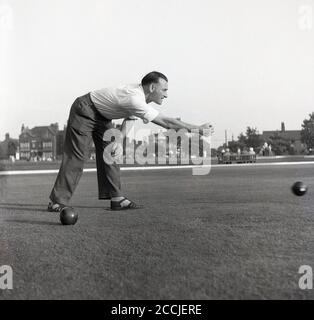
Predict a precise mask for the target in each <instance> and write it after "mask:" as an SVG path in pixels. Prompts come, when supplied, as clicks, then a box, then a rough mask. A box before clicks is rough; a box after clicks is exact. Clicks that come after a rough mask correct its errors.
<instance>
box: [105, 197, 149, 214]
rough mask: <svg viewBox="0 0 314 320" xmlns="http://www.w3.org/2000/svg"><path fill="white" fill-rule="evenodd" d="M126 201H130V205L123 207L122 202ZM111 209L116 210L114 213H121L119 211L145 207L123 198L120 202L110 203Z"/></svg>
mask: <svg viewBox="0 0 314 320" xmlns="http://www.w3.org/2000/svg"><path fill="white" fill-rule="evenodd" d="M125 200H128V201H130V203H129V204H128V205H127V206H122V205H121V204H122V202H123V201H125ZM110 207H111V210H114V211H119V210H132V209H133V210H134V209H141V208H143V206H140V205H138V204H136V203H135V202H133V201H131V200H129V199H127V198H123V199H122V200H120V201H111V203H110Z"/></svg>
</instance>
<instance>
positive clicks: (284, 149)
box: [267, 133, 293, 155]
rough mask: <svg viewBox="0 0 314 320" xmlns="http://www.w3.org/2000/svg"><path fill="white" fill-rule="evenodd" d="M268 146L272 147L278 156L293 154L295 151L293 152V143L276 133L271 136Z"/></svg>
mask: <svg viewBox="0 0 314 320" xmlns="http://www.w3.org/2000/svg"><path fill="white" fill-rule="evenodd" d="M267 143H268V145H271V147H272V151H273V152H274V153H275V154H276V155H282V154H287V153H288V154H291V153H292V152H293V151H292V150H291V141H290V140H289V139H285V138H283V137H281V136H280V134H279V133H275V134H274V135H273V136H271V137H270V138H269V139H268V141H267Z"/></svg>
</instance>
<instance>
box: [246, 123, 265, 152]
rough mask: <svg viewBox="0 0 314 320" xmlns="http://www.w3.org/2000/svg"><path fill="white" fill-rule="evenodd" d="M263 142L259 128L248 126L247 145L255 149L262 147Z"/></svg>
mask: <svg viewBox="0 0 314 320" xmlns="http://www.w3.org/2000/svg"><path fill="white" fill-rule="evenodd" d="M262 144H263V139H262V138H261V136H260V134H259V133H258V131H257V128H250V127H247V128H246V146H247V147H248V148H250V147H252V148H253V149H254V150H255V149H257V148H260V147H261V146H262Z"/></svg>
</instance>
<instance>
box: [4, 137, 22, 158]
mask: <svg viewBox="0 0 314 320" xmlns="http://www.w3.org/2000/svg"><path fill="white" fill-rule="evenodd" d="M18 149H19V141H18V139H13V138H11V137H10V134H9V133H6V134H5V140H4V141H2V142H0V159H15V158H16V155H17V153H18Z"/></svg>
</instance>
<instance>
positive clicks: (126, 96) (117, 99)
mask: <svg viewBox="0 0 314 320" xmlns="http://www.w3.org/2000/svg"><path fill="white" fill-rule="evenodd" d="M90 96H91V100H92V101H93V103H94V105H95V107H96V109H97V110H98V111H99V112H100V113H101V115H102V116H104V117H105V118H107V119H121V118H128V117H130V116H136V117H138V118H141V119H143V122H144V123H148V122H150V121H152V120H154V119H155V118H156V117H157V116H158V114H159V112H158V111H157V110H156V109H154V108H153V107H152V106H150V105H148V104H147V103H146V100H145V94H144V90H143V87H142V86H141V85H140V84H130V85H124V86H120V87H115V88H110V87H109V88H103V89H100V90H95V91H92V92H91V93H90Z"/></svg>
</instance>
